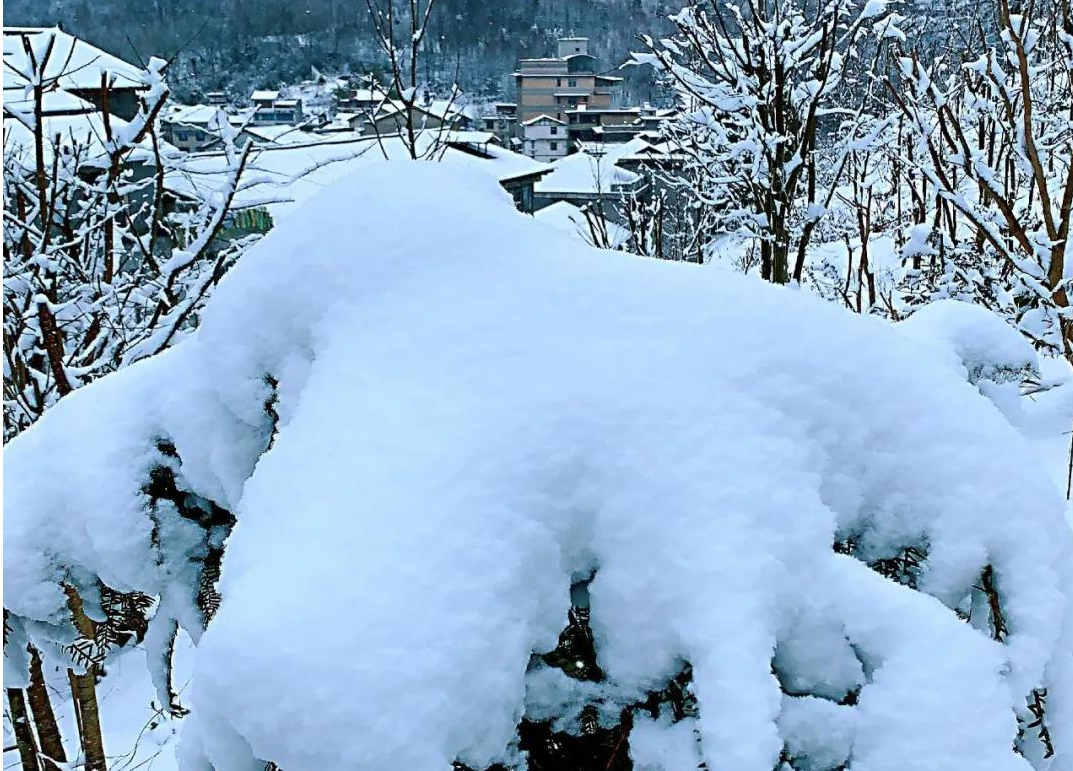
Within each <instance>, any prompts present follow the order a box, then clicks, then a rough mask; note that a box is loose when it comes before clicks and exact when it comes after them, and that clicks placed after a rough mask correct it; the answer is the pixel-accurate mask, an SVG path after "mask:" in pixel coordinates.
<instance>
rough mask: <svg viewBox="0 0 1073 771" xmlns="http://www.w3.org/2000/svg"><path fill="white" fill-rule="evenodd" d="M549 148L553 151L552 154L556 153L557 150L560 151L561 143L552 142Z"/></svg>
mask: <svg viewBox="0 0 1073 771" xmlns="http://www.w3.org/2000/svg"><path fill="white" fill-rule="evenodd" d="M548 147H549V148H550V149H551V151H552V152H555V151H556V150H558V149H559V143H558V142H551V143H549V145H548Z"/></svg>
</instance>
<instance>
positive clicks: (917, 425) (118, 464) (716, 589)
mask: <svg viewBox="0 0 1073 771" xmlns="http://www.w3.org/2000/svg"><path fill="white" fill-rule="evenodd" d="M270 382H273V383H275V384H276V386H275V388H274V393H273V389H272V388H270V386H269V383H270ZM266 404H269V405H271V410H270V411H269V410H268V409H266ZM273 415H275V416H278V419H276V418H273ZM162 438H164V439H167V440H168V441H170V442H171V443H172V444H173V445H174V447H175V450H176V452H177V454H178V457H179V458H180V459H181V461H180V468H179V471H180V475H179V478H180V480H181V483H182V485H183V486H184V487H183V489H184V490H187V491H189V492H191V493H193V494H196V495H198V496H202V497H204V498H208V499H211V500H212V501H214V502H215V503H217V504H218V505H220V506H223V507H225V508H227V509H228V510H229V511H231V512H233V513H234V514H235V516H236V518H237V525H236V526H235V528H234V530H233V532H232V533H231V535H230V538H229V540H228V545H227V555H226V558H225V561H224V566H223V578H222V580H221V582H220V589H221V592H222V594H223V604H222V607H221V609H220V611H219V613H218V614H217V616H216V618H215V619H214V621H213V622H212V624H211V625H210V626H209V628H208V630H207V631H206V632H205V634H204V636H203V637H201V638H200V642H199V644H198V649H197V652H196V655H195V663H194V676H193V683H192V686H191V695H190V705H191V706H192V707H193V713H192V715H191V716H190V717H189V718H187V719H186V721H185V726H184V729H183V738H182V747H181V755H182V759H183V761H184V767H185V768H187V769H204V768H207V767H208V765H209V764H210V763H211V765H212V767H213V768H215V769H216V770H217V771H233V770H236V769H243V771H246V770H247V769H248V770H250V771H252V770H253V769H259V768H261V767H263V761H265V760H271V761H273V762H275V763H277V764H279V766H280V767H282V768H284V769H286V770H287V771H303V770H304V769H326V768H355V769H369V770H370V771H373V770H375V771H381V770H382V769H385V768H407V769H415V771H416V770H418V769H437V770H439V769H443V768H446V767H448V766H449V764H450V763H451V762H452V761H455V760H459V761H461V762H464V763H466V764H467V765H470V766H471V767H474V768H480V767H486V766H487V765H489V764H491V763H493V762H497V761H510V760H512V759H514V757H515V754H514V753H515V752H516V750H515V749H514V748H513V745H512V740H513V738H514V735H515V728H516V725H517V722H518V720H519V718H520V717H521V716H522V713H523V710H524V708H525V705H526V699H527V686H529V688H528V691H529V694H528V697H529V698H530V700H531V701H532V700H534V699H536V698H537V696H539V699H538V701H539V702H540V703H542V704H551V703H555V701H556V699H557V698H558V699H561V702H560V703H562V704H565V705H572V703H573V700H574V699H575V698H576V697H575V696H574V695H572V694H570V693H566V692H559V693H556V692H555V691H554V689H555V688H556V687H557V686H556V684H555V682H554V680H552V681H550V682H543V683H542V686H541V687H542V688H543V690H541V688H537V687H536V686H537V684H536V683H534V682H532V675H531V676H530V677H528V678H527V675H526V673H527V669H528V664H529V661H530V654H531V653H532V652H533V651H546V650H549V649H551V648H552V647H554V645H555V644H556V639H557V635H558V632H559V631H560V630H561V629H562V627H563V625H564V623H565V619H566V613H567V608H568V606H569V601H570V586H571V583H572V582H573V581H578V580H581V579H586V578H588V577H590V576H593V575H594V577H593V578H592V581H591V584H590V585H589V597H590V607H591V619H592V626H593V631H594V636H595V640H596V645H597V650H598V656H599V664H600V667H601V668H602V670H603V671H604V672H605V673H606V674H607V676H608V680H607V682H606V683H604V684H603V686H604V687H605V688H606V689H608V691H609V693H610V694H611V696H612V697H616V696H619V695H622V694H638V693H643V692H644V691H646V690H649V689H656V688H662V687H664V686H665V684H666V683H667V681H668V679H669V678H670V677H672V676H674V675H676V674H677V673H678V672H679V671H680V670H681V667H682V664H683V662H689V663H690V664H691V666H692V673H693V682H692V688H693V693H694V695H695V696H696V698H697V701H698V709H699V716H698V717H697V719H696V721H697V722H696V725H695V731H694V730H693V728H694V727H693V726H690V727H687V728H675V729H673V731H671V727H668V726H666V725H663V724H660V723H659V722H658V721H653V723H652V724H651V725H645V726H644V727H643V729H642V730H643V735H644V737H645V738H644V739H643V740H642V741H641V742H640V743H639V745H638V748H637V751H638V752H640V753H641V754H642V755H645V753H646V752H647V753H648V754H647V755H645V757H646V758H647V760H646V761H645V762H649V761H651V757H652V753H656V754H657V755H658V754H659V753H661V752H662V753H664V754H665V755H666V756H667V759H669V758H670V757H671V756H673V757H674V758H677V759H678V761H679V762H680V765H683V764H684V765H688V764H689V762H691V758H692V757H693V756H692V755H691V753H692V752H695V751H699V752H700V756H701V757H702V758H703V759H704V761H705V763H706V764H707V765H708V767H709V768H728V769H729V768H733V769H735V770H737V771H770V769H771V768H773V767H774V766H775V765H776V763H777V761H778V758H779V755H780V752H781V751H782V750H783V749H784V745H785V746H787V747H789V748H790V749H791V750H792V751H793V752H795V753H804V754H805V755H806V756H810V757H816V758H817V759H819V758H823V759H824V761H825V762H834V763H839V762H844V761H845V760H846V757H845V755H846V748H847V747H851V748H852V763H853V768H854V769H855V771H887V770H888V769H890V770H891V771H893V770H894V769H898V771H901V770H902V769H907V768H914V769H916V768H920V769H924V768H927V769H944V770H945V769H951V770H954V769H957V770H959V771H960V770H962V769H964V771H969V770H970V769H971V770H972V771H998V770H999V769H1002V770H1005V769H1010V771H1013V770H1014V769H1021V770H1023V769H1028V768H1029V767H1030V766H1029V762H1028V761H1027V760H1025V759H1024V758H1022V757H1021V756H1019V755H1017V754H1015V753H1014V752H1013V751H1012V750H1011V747H1012V746H1013V744H1014V741H1015V737H1016V733H1017V725H1016V722H1015V717H1014V716H1015V713H1016V714H1020V715H1021V716H1022V717H1025V716H1026V715H1027V712H1026V710H1025V707H1024V704H1025V697H1026V696H1027V694H1028V693H1029V692H1030V691H1031V690H1032V689H1033V688H1036V687H1039V686H1047V687H1048V688H1049V691H1048V713H1047V714H1048V720H1049V721H1050V722H1049V727H1050V730H1051V734H1052V737H1053V739H1054V742H1055V744H1056V746H1057V748H1058V753H1059V754H1058V755H1057V756H1056V759H1055V760H1053V761H1051V762H1050V768H1051V769H1052V771H1057V769H1059V768H1061V769H1068V768H1069V764H1070V763H1071V762H1073V756H1071V754H1070V753H1071V752H1073V749H1071V745H1073V735H1071V734H1073V690H1071V689H1073V682H1071V680H1073V675H1071V669H1073V662H1071V660H1070V654H1069V651H1070V650H1071V647H1073V646H1071V642H1073V623H1071V619H1073V609H1071V597H1070V589H1071V587H1073V577H1071V571H1073V537H1071V535H1070V532H1069V530H1068V529H1067V528H1066V527H1065V524H1064V522H1063V521H1062V512H1063V502H1062V500H1061V497H1060V496H1059V495H1057V494H1056V493H1055V491H1054V489H1053V486H1052V485H1051V484H1050V483H1049V481H1048V478H1047V476H1046V474H1045V472H1044V471H1043V470H1042V469H1040V468H1039V467H1038V465H1037V464H1036V463H1035V462H1034V460H1033V459H1032V450H1031V448H1030V446H1029V445H1028V443H1027V442H1026V441H1025V440H1024V439H1023V438H1022V437H1021V436H1020V435H1019V434H1018V433H1017V432H1016V431H1015V430H1014V429H1013V428H1012V427H1011V426H1010V424H1009V423H1008V422H1007V420H1006V419H1005V417H1004V416H1003V415H1002V413H1001V412H999V410H997V409H996V408H995V406H994V404H993V403H992V402H991V401H990V400H988V399H987V398H984V397H983V396H981V395H980V393H979V392H978V390H977V388H976V387H975V386H974V385H972V384H970V383H968V382H966V380H965V377H964V376H963V373H962V372H959V371H956V368H954V367H952V366H951V365H950V363H949V362H948V361H943V360H940V359H939V358H937V357H936V355H935V353H934V350H933V349H930V348H928V347H927V346H925V345H923V344H921V343H920V342H918V341H916V340H914V339H912V337H911V336H910V335H907V334H904V333H903V332H901V331H899V330H897V329H893V328H891V326H890V325H889V324H887V323H886V322H884V321H881V320H879V319H875V318H866V317H859V316H855V315H853V314H850V313H848V312H846V311H844V310H842V309H839V308H837V307H835V306H834V305H832V304H828V303H824V302H823V301H821V300H819V299H816V298H814V297H809V296H807V295H806V294H804V293H801V292H796V291H792V290H789V289H786V288H779V287H772V286H767V285H764V284H761V283H760V282H757V281H755V280H753V279H750V278H748V277H743V276H734V275H730V274H728V273H725V272H721V271H707V270H703V269H700V268H697V267H696V266H690V265H684V264H678V263H669V262H663V261H656V260H644V259H637V258H631V257H627V256H624V255H622V254H621V253H613V252H603V251H598V250H594V249H589V248H586V247H585V246H583V245H581V244H579V243H578V242H577V241H576V239H573V238H572V237H570V236H567V235H565V234H557V233H555V232H554V231H552V230H551V229H549V228H547V227H545V226H543V225H541V224H540V223H538V222H536V221H535V220H534V219H533V218H531V217H527V216H525V215H522V214H520V213H517V212H516V211H514V210H513V207H512V204H511V200H510V198H509V196H507V195H506V193H504V192H503V191H502V190H501V189H500V188H499V186H498V184H497V183H496V181H495V180H494V179H493V178H491V177H490V176H489V175H487V174H482V173H481V172H479V171H477V170H475V169H473V168H465V167H462V166H459V165H455V164H451V163H446V164H438V165H434V164H414V163H378V164H374V165H370V166H369V167H367V168H363V169H361V170H360V171H359V172H358V173H356V174H353V175H350V176H348V177H347V178H346V179H344V180H341V181H340V182H339V183H338V184H336V185H334V186H332V187H330V188H328V189H326V190H325V191H324V192H323V193H321V194H319V195H317V196H315V197H311V198H310V200H309V201H308V202H307V203H306V204H305V205H303V206H302V207H301V208H300V209H298V210H296V211H294V212H293V213H292V215H291V216H289V217H288V218H287V219H286V220H285V221H284V222H283V223H282V224H281V225H280V226H279V227H277V228H276V229H274V230H273V231H272V232H270V233H269V234H268V235H267V236H266V237H265V239H264V240H263V241H262V242H260V243H259V244H258V245H257V246H256V247H254V248H253V249H252V250H251V251H250V252H249V253H247V254H246V255H245V256H244V257H243V258H242V260H241V261H240V263H239V264H238V266H237V267H236V268H235V269H234V270H233V271H232V272H231V273H230V274H229V275H228V276H227V277H226V278H225V279H224V280H223V282H222V283H221V285H220V287H219V289H218V290H217V293H216V294H215V296H214V298H213V300H212V302H211V303H210V304H209V307H208V308H207V310H206V312H205V314H204V317H203V322H202V325H201V327H200V328H199V330H198V331H197V332H196V333H195V334H193V335H192V336H191V337H190V338H188V339H187V340H186V341H185V342H183V343H181V344H180V345H179V346H177V347H176V348H174V349H172V350H171V351H169V352H167V353H165V354H164V355H162V356H159V357H156V358H154V359H151V360H147V361H144V362H141V363H139V364H136V365H134V366H133V367H130V368H128V369H126V370H123V371H121V372H119V373H117V374H115V375H112V376H109V377H106V378H104V379H102V380H101V381H98V382H97V383H94V384H92V385H90V386H88V387H86V388H83V389H80V390H79V391H77V392H76V393H74V394H73V395H71V396H69V397H67V398H65V399H64V400H62V401H61V402H60V403H59V404H58V405H57V406H56V407H55V408H53V409H52V410H51V411H50V412H49V413H47V414H46V415H45V416H44V417H43V418H42V419H41V421H39V423H38V424H36V425H35V426H34V427H32V428H31V429H30V430H28V431H26V432H25V433H24V434H23V435H21V436H20V437H18V438H17V439H16V440H14V441H13V442H12V443H11V444H10V445H9V447H8V449H7V450H6V451H5V463H6V466H7V469H6V470H7V471H8V489H7V491H6V495H5V507H6V509H7V511H6V512H5V513H6V514H7V521H6V522H5V524H6V525H7V532H6V533H5V541H4V551H5V560H4V564H5V574H4V583H5V589H6V591H7V593H6V596H5V604H6V607H8V608H9V609H10V610H11V611H12V612H13V613H15V614H17V615H18V616H21V617H23V618H27V619H39V620H51V621H56V622H60V621H62V619H63V617H64V615H65V610H64V597H63V595H62V593H61V592H60V591H59V589H58V588H56V582H57V581H58V580H59V579H61V578H64V577H65V576H67V577H68V580H72V579H71V578H70V577H71V576H74V577H75V579H77V578H78V577H80V576H100V577H101V578H102V579H103V580H104V581H105V582H106V583H108V584H109V585H111V586H114V587H116V588H120V589H127V588H137V589H139V590H141V591H145V592H148V593H152V594H154V595H159V594H161V593H162V592H170V593H172V594H174V593H175V592H176V590H177V588H178V589H181V587H182V584H181V582H182V580H184V574H183V571H182V565H185V564H187V562H188V561H189V559H190V557H191V555H192V554H193V553H194V552H193V548H194V547H193V546H191V545H190V543H189V541H188V540H184V539H183V538H178V539H177V540H176V541H175V542H174V543H172V542H171V541H169V540H168V539H167V538H164V540H163V542H162V545H161V546H159V547H157V546H155V545H154V540H153V534H154V532H156V533H157V534H158V535H160V534H161V533H164V534H165V535H167V534H168V533H170V530H169V529H168V528H169V527H178V525H180V524H181V523H180V522H178V521H177V520H173V519H167V518H166V517H167V512H166V511H163V510H157V511H156V516H157V517H158V519H159V518H160V517H165V519H164V520H162V521H163V525H167V526H168V527H163V526H162V525H160V523H159V522H158V524H157V526H156V529H154V524H153V523H152V522H150V521H149V517H148V516H147V515H146V511H145V499H144V495H143V493H142V488H143V485H144V484H145V480H146V479H147V474H148V472H149V469H150V468H151V467H152V466H153V464H154V463H156V462H159V460H158V458H159V456H158V455H157V454H156V452H155V450H154V448H155V447H156V446H157V444H158V442H159V441H160V440H161V439H162ZM42 475H46V476H42ZM46 481H47V483H46ZM169 537H170V536H169ZM847 539H849V540H852V541H853V542H854V543H855V544H856V547H855V548H856V554H857V556H858V557H859V560H858V559H854V558H853V557H850V556H848V555H845V554H838V553H835V552H834V550H833V548H832V546H833V544H834V543H835V542H836V540H837V541H844V540H847ZM906 545H917V546H919V547H920V548H922V549H924V550H925V551H926V552H927V560H926V567H925V568H924V570H923V572H922V573H921V575H920V576H919V579H918V580H919V587H920V589H921V591H915V590H913V589H911V588H909V587H908V586H905V585H902V584H900V583H896V582H894V581H892V580H890V579H888V578H885V577H883V576H881V575H879V574H878V573H877V572H875V571H873V570H871V569H870V568H868V567H867V566H866V565H865V564H864V562H863V561H873V560H878V559H887V558H891V557H896V556H898V555H899V554H900V549H901V548H902V547H904V546H906ZM184 560H186V561H187V562H184ZM986 566H991V567H992V569H993V574H994V576H996V580H997V582H998V586H999V588H1000V592H1001V596H1002V603H1003V613H1004V615H1005V619H1006V622H1007V625H1008V627H1009V630H1010V634H1009V636H1008V637H1007V638H1006V640H1005V641H1004V643H1003V644H999V643H997V642H995V641H993V640H992V639H991V638H990V635H989V634H987V632H986V631H984V630H981V629H980V628H978V627H981V626H984V625H985V624H986V621H985V620H982V619H981V618H980V617H979V614H980V613H981V608H983V611H982V612H983V613H984V614H985V616H986V602H983V604H982V605H981V595H980V592H979V590H978V589H976V588H974V587H976V586H977V585H978V583H979V579H980V576H981V572H982V571H983V569H984V568H985V567H986ZM953 608H957V609H958V610H960V611H962V612H966V613H972V614H973V616H972V620H973V623H972V624H966V623H963V622H962V621H961V620H960V619H959V617H958V616H957V615H956V614H955V613H954V610H953ZM35 629H38V631H39V632H40V633H42V634H44V632H43V631H41V630H44V629H45V628H44V627H35ZM192 636H193V637H195V638H196V637H197V634H196V630H193V631H192ZM773 659H774V670H773ZM780 683H781V684H782V687H780ZM858 688H859V689H860V691H859V695H856V699H855V700H856V704H855V706H853V707H848V706H847V708H846V709H848V710H850V712H848V713H847V712H845V711H843V710H838V709H834V708H833V705H834V702H833V701H830V699H831V698H835V697H840V698H845V697H846V696H847V695H848V694H851V693H852V694H857V689H858ZM548 689H551V692H550V693H549V690H548ZM784 691H786V693H784ZM787 694H789V695H792V696H794V697H801V698H802V699H803V698H804V697H807V696H810V695H811V696H815V697H817V698H820V699H828V701H827V702H826V704H824V705H816V704H813V703H812V702H808V701H799V700H788V699H787V698H786V696H787ZM574 706H576V705H574ZM668 731H671V733H668ZM686 734H692V736H693V737H694V738H695V739H697V740H699V749H698V748H696V747H695V745H693V744H691V743H690V742H689V741H688V738H689V737H688V736H687V735H686ZM818 744H819V745H820V746H817V745H818ZM1026 746H1027V752H1028V754H1029V756H1030V757H1032V758H1034V759H1036V765H1037V767H1038V768H1044V767H1046V764H1045V763H1044V762H1043V761H1042V760H1039V754H1040V753H1039V750H1038V747H1037V746H1036V745H1035V744H1034V743H1033V742H1032V741H1029V743H1028V745H1026ZM661 748H662V749H661ZM1063 764H1064V765H1063Z"/></svg>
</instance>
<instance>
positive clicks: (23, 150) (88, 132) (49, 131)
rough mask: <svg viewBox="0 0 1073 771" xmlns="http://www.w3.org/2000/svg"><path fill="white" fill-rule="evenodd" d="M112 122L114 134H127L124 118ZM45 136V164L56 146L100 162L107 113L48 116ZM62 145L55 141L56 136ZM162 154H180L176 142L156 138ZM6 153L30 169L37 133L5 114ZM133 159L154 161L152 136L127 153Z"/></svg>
mask: <svg viewBox="0 0 1073 771" xmlns="http://www.w3.org/2000/svg"><path fill="white" fill-rule="evenodd" d="M109 124H110V125H111V127H112V131H113V132H114V133H113V135H114V136H121V135H122V134H123V133H125V132H126V131H127V130H128V128H129V126H130V123H128V122H127V121H125V120H123V119H122V118H120V117H118V116H115V115H110V116H109ZM42 130H43V134H44V136H46V137H48V140H47V141H46V142H45V144H44V153H45V160H46V163H48V162H50V161H51V159H52V157H53V154H54V153H55V151H56V149H57V148H59V149H61V151H63V150H67V149H71V148H74V147H78V148H79V152H80V154H81V158H82V159H83V162H84V163H85V165H87V166H92V165H94V164H95V163H97V162H103V160H104V159H105V157H106V155H107V153H106V150H105V139H104V138H105V137H106V136H107V132H106V130H105V125H104V116H103V115H102V114H101V113H100V112H99V111H94V112H88V113H82V114H77V115H46V116H44V118H43V126H42ZM57 137H58V138H59V144H58V145H57V144H56V138H57ZM157 144H158V147H159V149H160V153H161V155H162V156H168V155H178V153H179V151H178V149H177V148H175V147H174V146H173V145H171V144H169V143H167V142H165V141H163V140H161V139H159V138H158V140H157ZM4 153H5V156H9V157H14V158H17V159H18V162H19V163H21V164H22V165H24V166H25V167H26V168H31V167H32V166H33V163H34V134H33V131H31V130H30V128H29V124H28V123H27V122H24V121H23V120H19V119H17V118H16V117H14V116H11V115H9V114H8V113H7V111H5V113H4ZM128 157H129V158H130V159H131V160H133V161H144V162H152V161H153V159H154V157H155V156H154V153H153V145H152V141H151V140H150V139H149V138H144V139H142V141H141V142H140V143H139V144H138V146H137V147H136V148H135V149H134V150H133V151H132V152H131V153H130V155H129V156H128Z"/></svg>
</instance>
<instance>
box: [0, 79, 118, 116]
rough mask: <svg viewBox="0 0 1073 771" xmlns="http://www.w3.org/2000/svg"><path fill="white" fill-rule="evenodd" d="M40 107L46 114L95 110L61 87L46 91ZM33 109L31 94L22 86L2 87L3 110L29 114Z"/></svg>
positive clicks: (91, 105)
mask: <svg viewBox="0 0 1073 771" xmlns="http://www.w3.org/2000/svg"><path fill="white" fill-rule="evenodd" d="M41 107H42V110H43V112H44V113H45V114H46V115H47V114H50V113H51V114H56V113H89V112H96V111H97V108H96V107H95V106H94V105H93V104H92V103H90V102H87V101H86V100H85V99H82V98H81V97H77V96H75V95H74V94H72V93H70V92H69V91H64V90H63V89H61V88H56V89H53V90H51V91H46V92H45V93H44V94H43V95H42V97H41ZM33 109H34V100H33V96H32V95H30V94H29V93H27V90H26V88H25V87H24V86H12V87H11V88H8V87H7V86H5V87H4V110H5V111H8V112H11V113H15V114H26V115H30V114H32V113H33Z"/></svg>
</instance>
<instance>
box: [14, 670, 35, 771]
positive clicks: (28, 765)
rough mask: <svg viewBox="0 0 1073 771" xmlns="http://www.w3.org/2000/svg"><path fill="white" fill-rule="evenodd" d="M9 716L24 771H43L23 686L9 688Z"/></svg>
mask: <svg viewBox="0 0 1073 771" xmlns="http://www.w3.org/2000/svg"><path fill="white" fill-rule="evenodd" d="M7 708H8V716H9V717H10V718H11V725H12V728H13V729H14V731H15V744H16V746H17V747H18V748H19V758H20V759H21V760H22V771H41V764H40V763H38V761H37V744H36V743H35V742H34V732H33V730H31V728H30V715H29V714H28V713H27V712H26V697H25V696H24V694H23V692H22V689H21V688H8V689H7Z"/></svg>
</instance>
